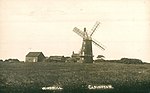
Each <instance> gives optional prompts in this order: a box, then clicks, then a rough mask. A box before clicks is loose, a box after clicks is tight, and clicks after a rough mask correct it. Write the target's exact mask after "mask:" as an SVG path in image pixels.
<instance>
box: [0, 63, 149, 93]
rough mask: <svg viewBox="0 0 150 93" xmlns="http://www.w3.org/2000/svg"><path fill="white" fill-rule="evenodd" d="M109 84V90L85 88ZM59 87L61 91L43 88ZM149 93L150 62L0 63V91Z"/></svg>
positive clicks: (10, 92)
mask: <svg viewBox="0 0 150 93" xmlns="http://www.w3.org/2000/svg"><path fill="white" fill-rule="evenodd" d="M88 85H112V86H113V87H114V89H112V90H109V89H108V90H88V89H87V86H88ZM48 86H59V87H62V88H63V90H62V91H44V90H42V87H48ZM33 92H34V93H51V92H55V93H59V92H61V93H73V92H74V93H150V64H122V63H110V62H101V63H94V64H81V63H48V62H43V63H19V62H18V63H7V62H3V63H0V93H33Z"/></svg>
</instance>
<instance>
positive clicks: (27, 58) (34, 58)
mask: <svg viewBox="0 0 150 93" xmlns="http://www.w3.org/2000/svg"><path fill="white" fill-rule="evenodd" d="M26 62H38V57H26Z"/></svg>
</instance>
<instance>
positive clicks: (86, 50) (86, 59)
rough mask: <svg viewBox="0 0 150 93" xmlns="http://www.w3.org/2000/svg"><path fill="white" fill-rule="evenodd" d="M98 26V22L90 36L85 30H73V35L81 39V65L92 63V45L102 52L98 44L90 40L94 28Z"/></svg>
mask: <svg viewBox="0 0 150 93" xmlns="http://www.w3.org/2000/svg"><path fill="white" fill-rule="evenodd" d="M99 24H100V23H99V22H96V24H95V25H94V27H93V29H92V30H91V33H90V34H88V33H87V31H86V28H84V31H81V30H80V29H78V28H77V27H75V28H74V29H73V31H74V32H75V33H77V34H78V35H79V36H81V37H82V38H83V42H82V47H81V50H80V52H79V54H80V57H81V60H82V62H83V63H93V51H92V43H94V44H95V45H97V46H98V47H100V48H101V49H103V50H104V48H103V47H102V46H101V45H100V43H99V42H97V41H95V40H92V35H93V33H94V32H95V30H96V28H97V27H98V26H99Z"/></svg>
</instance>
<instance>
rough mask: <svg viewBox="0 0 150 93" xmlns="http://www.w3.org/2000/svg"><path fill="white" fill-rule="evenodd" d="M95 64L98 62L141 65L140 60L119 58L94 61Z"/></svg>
mask: <svg viewBox="0 0 150 93" xmlns="http://www.w3.org/2000/svg"><path fill="white" fill-rule="evenodd" d="M94 62H95V63H98V62H116V63H125V64H143V63H144V62H142V60H140V59H134V58H121V59H120V60H104V59H96V60H95V61H94Z"/></svg>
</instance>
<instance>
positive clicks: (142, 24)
mask: <svg viewBox="0 0 150 93" xmlns="http://www.w3.org/2000/svg"><path fill="white" fill-rule="evenodd" d="M96 21H99V22H100V26H99V27H98V28H97V29H96V31H95V33H94V34H93V36H92V38H94V39H96V40H97V41H99V42H101V43H102V44H103V45H104V46H105V51H103V50H101V49H100V48H98V47H96V46H94V45H93V54H94V58H96V57H97V55H104V56H105V59H121V58H124V57H125V58H137V59H141V60H142V61H144V62H150V57H149V54H150V47H149V46H150V37H149V36H150V1H149V0H0V59H3V60H5V59H8V58H17V59H19V60H23V61H24V60H25V56H26V54H27V53H28V52H43V53H44V55H45V56H51V55H64V56H71V54H72V51H75V52H77V53H78V52H79V50H80V48H81V45H82V38H81V37H80V36H78V35H77V34H76V33H74V32H73V31H72V30H73V28H74V27H77V28H79V29H81V30H82V31H83V28H84V27H86V28H87V30H88V31H89V32H90V31H91V29H92V28H93V26H94V24H95V22H96Z"/></svg>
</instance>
